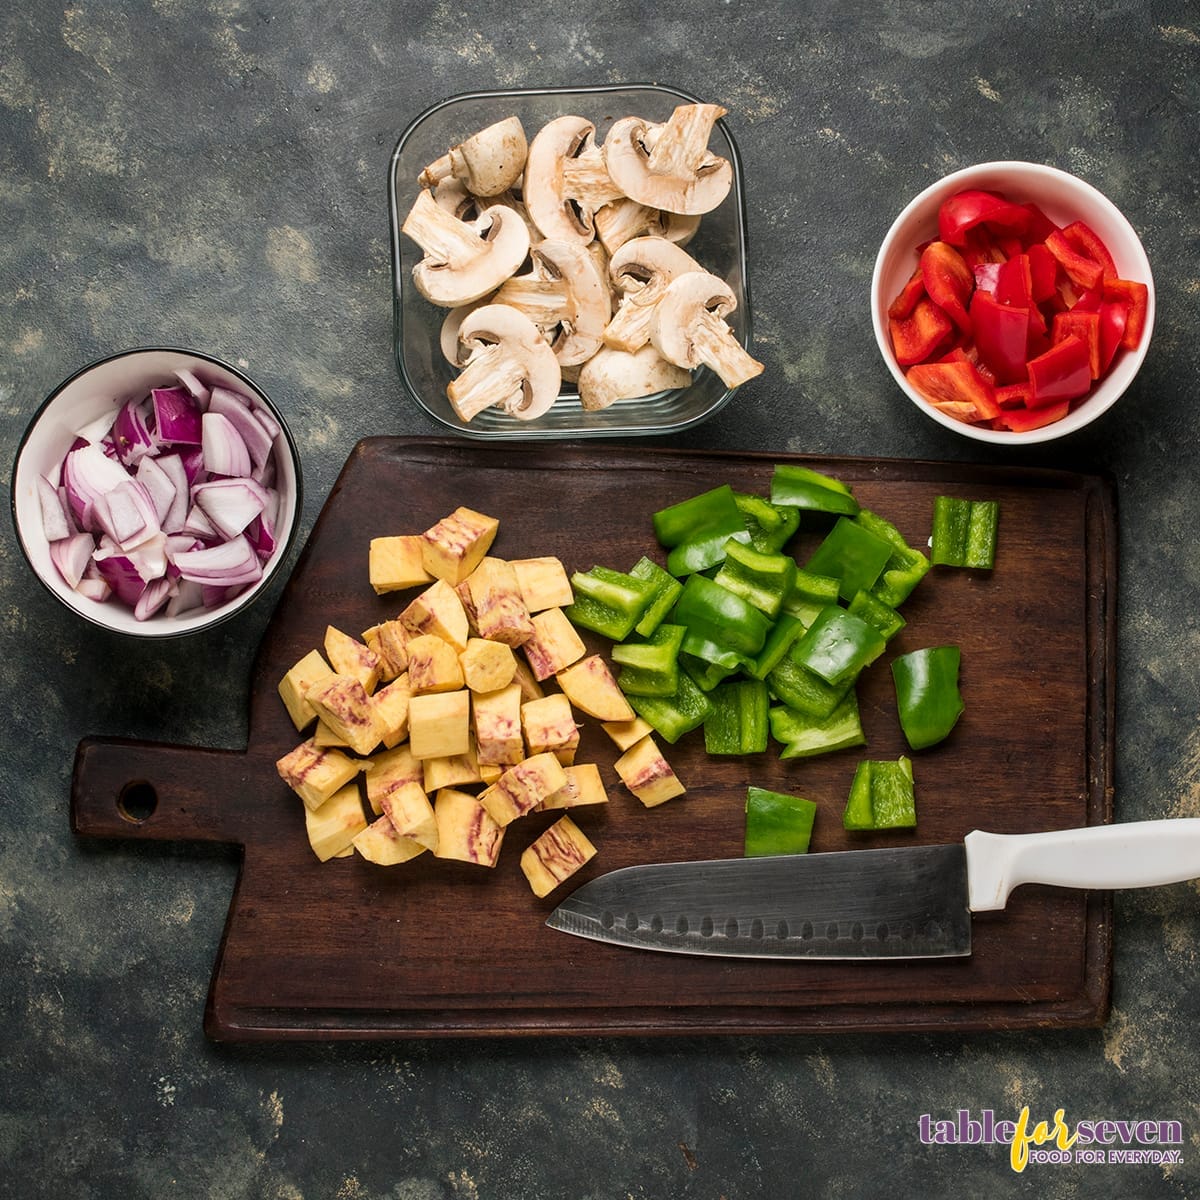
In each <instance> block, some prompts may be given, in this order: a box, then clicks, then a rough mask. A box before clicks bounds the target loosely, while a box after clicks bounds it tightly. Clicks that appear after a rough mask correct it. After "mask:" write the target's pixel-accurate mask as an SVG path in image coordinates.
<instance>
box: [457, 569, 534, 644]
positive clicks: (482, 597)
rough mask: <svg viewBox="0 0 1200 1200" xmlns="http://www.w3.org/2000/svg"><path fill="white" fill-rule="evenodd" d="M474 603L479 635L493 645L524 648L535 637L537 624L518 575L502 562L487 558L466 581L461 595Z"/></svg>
mask: <svg viewBox="0 0 1200 1200" xmlns="http://www.w3.org/2000/svg"><path fill="white" fill-rule="evenodd" d="M464 589H465V590H466V592H467V595H468V597H469V599H470V619H471V623H472V624H473V625H474V627H475V631H476V632H477V633H478V634H479V636H480V637H482V638H487V639H488V640H489V641H492V642H503V643H504V645H506V646H520V645H522V644H523V643H524V642H527V641H528V640H529V639H530V638H531V637H532V636H533V622H532V621H531V620H530V618H529V612H528V610H527V609H526V608H525V601H524V600H522V599H521V589H520V588H519V587H518V586H517V573H516V572H515V571H514V570H513V569H512V567H510V566H509V565H508V563H506V562H505V561H504V560H503V559H502V558H490V557H487V556H485V557H484V558H482V559H480V562H479V565H478V566H477V567H476V568H475V570H473V571H472V572H471V574H470V575H468V576H467V577H466V579H465V580H463V582H462V585H461V587H460V589H459V594H460V595H461V594H462V591H463V590H464Z"/></svg>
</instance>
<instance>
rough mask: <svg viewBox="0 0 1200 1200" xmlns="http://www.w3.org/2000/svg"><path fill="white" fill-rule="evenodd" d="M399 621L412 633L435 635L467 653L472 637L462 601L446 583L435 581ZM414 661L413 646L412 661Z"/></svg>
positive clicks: (410, 652)
mask: <svg viewBox="0 0 1200 1200" xmlns="http://www.w3.org/2000/svg"><path fill="white" fill-rule="evenodd" d="M399 620H400V623H401V624H402V625H403V626H404V628H405V629H406V630H408V632H409V633H411V634H414V635H418V634H433V635H434V636H435V637H440V638H441V639H442V640H443V641H446V642H449V643H450V645H452V646H453V647H454V649H455V651H461V650H465V649H466V648H467V639H468V638H469V637H470V636H471V630H470V626H469V625H468V623H467V614H466V612H465V610H464V609H463V604H462V600H461V599H459V595H458V593H457V592H456V591H455V590H454V588H452V587H451V586H450V584H448V583H447V582H446V581H445V580H444V579H436V580H434V582H433V583H431V584H430V585H429V586H428V587H427V588H426V589H425V590H424V591H423V592H421V593H420V594H419V595H418V596H417V597H416V598H415V599H414V600H413V601H412V602H411V603H410V604H409V606H408V607H407V608H406V609H405V610H404V611H403V612H402V613H401V614H400V618H399ZM411 657H412V643H411V642H410V643H409V658H410V660H411ZM410 670H411V667H410Z"/></svg>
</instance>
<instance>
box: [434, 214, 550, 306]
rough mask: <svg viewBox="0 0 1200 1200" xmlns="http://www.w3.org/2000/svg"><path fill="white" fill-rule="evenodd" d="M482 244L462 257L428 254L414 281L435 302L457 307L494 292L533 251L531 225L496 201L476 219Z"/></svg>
mask: <svg viewBox="0 0 1200 1200" xmlns="http://www.w3.org/2000/svg"><path fill="white" fill-rule="evenodd" d="M472 226H473V228H474V229H475V231H476V233H477V234H478V235H479V239H478V246H476V247H473V252H469V253H468V254H466V255H465V256H464V257H462V258H461V259H459V258H455V259H453V260H449V261H439V260H438V259H437V258H434V257H432V256H428V255H427V256H426V257H425V258H423V259H422V260H421V261H420V262H419V263H417V265H416V266H415V267H413V283H414V284H415V285H416V288H417V290H418V291H419V292H420V293H421V295H422V296H424V297H425V299H426V300H429V301H430V302H431V303H433V304H437V305H440V306H441V307H443V308H457V307H458V305H460V304H470V303H471V301H472V300H479V299H482V297H484V296H486V295H488V294H489V293H490V292H494V291H495V290H496V289H497V288H498V287H499V286H500V285H501V284H502V283H503V282H504V281H505V280H506V279H508V278H509V276H511V275H513V274H514V273H515V272H516V271H517V270H519V268H520V266H521V264H522V263H523V262H524V261H525V258H526V256H527V255H528V253H529V229H528V227H527V226H526V225H525V222H524V221H522V220H521V217H520V215H519V214H518V213H516V212H515V211H514V210H513V209H511V208H506V207H505V206H504V205H502V204H493V205H491V206H489V207H488V208H485V209H484V210H483V212H482V213H480V215H479V218H478V219H477V220H476V221H474V222H472Z"/></svg>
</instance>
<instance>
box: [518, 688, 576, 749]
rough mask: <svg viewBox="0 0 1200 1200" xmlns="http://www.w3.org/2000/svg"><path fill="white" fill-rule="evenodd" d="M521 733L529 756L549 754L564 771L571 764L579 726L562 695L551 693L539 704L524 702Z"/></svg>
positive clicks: (536, 701) (539, 701)
mask: <svg viewBox="0 0 1200 1200" xmlns="http://www.w3.org/2000/svg"><path fill="white" fill-rule="evenodd" d="M514 686H515V685H514ZM521 731H522V733H523V734H524V736H525V747H526V749H527V750H528V752H529V753H530V754H542V753H544V752H545V751H547V750H549V751H550V753H551V754H553V755H554V756H555V758H557V759H558V761H559V762H560V763H562V765H563V766H564V767H569V766H570V765H571V764H572V763H573V762H574V761H575V751H576V750H578V749H579V726H578V725H577V724H576V722H575V714H574V713H573V712H572V711H571V702H570V700H568V699H567V697H566V696H565V695H563V693H562V692H551V694H550V695H549V696H543V697H542V698H541V699H540V700H527V701H526V702H525V703H524V704H522V705H521Z"/></svg>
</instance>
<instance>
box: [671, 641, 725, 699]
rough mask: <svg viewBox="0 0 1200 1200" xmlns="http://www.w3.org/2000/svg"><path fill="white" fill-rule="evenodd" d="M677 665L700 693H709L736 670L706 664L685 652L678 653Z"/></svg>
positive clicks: (709, 663) (717, 664) (711, 663)
mask: <svg viewBox="0 0 1200 1200" xmlns="http://www.w3.org/2000/svg"><path fill="white" fill-rule="evenodd" d="M679 665H680V666H681V667H682V668H683V669H684V671H686V672H687V674H688V675H689V676H690V677H691V680H692V682H693V683H694V684H695V685H696V686H697V687H698V688H699V689H700V690H701V691H702V692H711V691H712V690H713V688H715V687H716V686H717V684H718V683H720V682H721V680H722V679H728V678H729V676H730V675H732V674H733V673H734V671H736V670H737V667H723V666H721V665H720V664H719V663H714V662H706V661H705V660H704V659H702V658H696V657H695V656H694V655H692V654H688V653H687V652H686V651H680V654H679Z"/></svg>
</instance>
